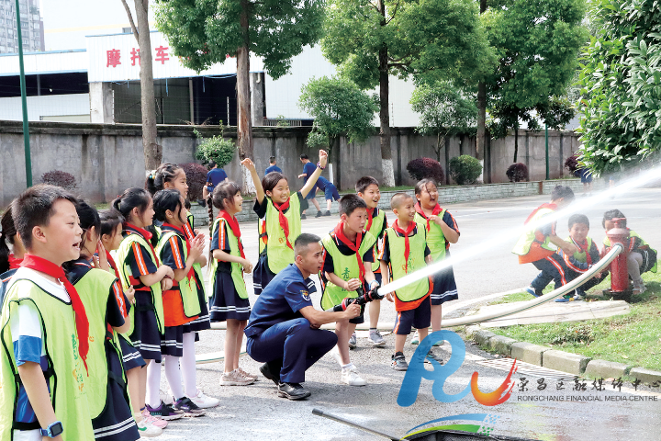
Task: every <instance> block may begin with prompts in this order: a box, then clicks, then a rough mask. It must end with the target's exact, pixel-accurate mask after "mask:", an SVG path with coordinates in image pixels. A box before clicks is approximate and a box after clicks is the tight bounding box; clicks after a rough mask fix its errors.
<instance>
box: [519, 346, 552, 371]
mask: <svg viewBox="0 0 661 441" xmlns="http://www.w3.org/2000/svg"><path fill="white" fill-rule="evenodd" d="M550 350H551V348H547V347H546V346H540V345H534V344H532V343H526V342H523V341H521V342H517V343H513V344H512V350H511V352H510V357H512V358H516V359H517V360H521V361H523V362H524V363H530V364H534V365H536V366H541V365H542V356H543V354H544V352H546V351H550Z"/></svg>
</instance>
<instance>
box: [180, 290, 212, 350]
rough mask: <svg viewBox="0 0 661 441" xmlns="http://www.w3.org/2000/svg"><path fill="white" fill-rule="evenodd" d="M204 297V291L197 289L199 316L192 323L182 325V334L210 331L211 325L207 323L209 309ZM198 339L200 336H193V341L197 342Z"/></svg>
mask: <svg viewBox="0 0 661 441" xmlns="http://www.w3.org/2000/svg"><path fill="white" fill-rule="evenodd" d="M205 297H206V294H205V293H204V290H203V289H198V290H197V300H198V302H200V315H198V316H197V318H196V319H195V320H193V321H192V322H189V323H186V324H185V325H183V330H184V334H188V333H190V332H199V331H204V330H205V329H211V323H210V322H209V308H208V307H207V299H206V298H205ZM199 339H200V336H199V335H197V334H195V341H199Z"/></svg>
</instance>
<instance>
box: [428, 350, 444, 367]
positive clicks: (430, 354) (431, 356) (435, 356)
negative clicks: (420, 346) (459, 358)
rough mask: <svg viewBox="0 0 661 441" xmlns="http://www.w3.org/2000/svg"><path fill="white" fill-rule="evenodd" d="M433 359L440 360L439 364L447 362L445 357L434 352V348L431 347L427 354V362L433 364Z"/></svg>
mask: <svg viewBox="0 0 661 441" xmlns="http://www.w3.org/2000/svg"><path fill="white" fill-rule="evenodd" d="M431 360H435V361H437V362H438V364H440V365H442V364H443V363H445V362H444V361H443V359H442V358H441V357H440V356H439V355H438V354H437V353H435V352H434V350H433V349H430V350H429V352H427V355H425V363H428V364H432V362H431Z"/></svg>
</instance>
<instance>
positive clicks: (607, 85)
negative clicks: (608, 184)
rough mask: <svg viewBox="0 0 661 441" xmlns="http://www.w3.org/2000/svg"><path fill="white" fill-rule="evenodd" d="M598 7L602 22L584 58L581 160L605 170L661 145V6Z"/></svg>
mask: <svg viewBox="0 0 661 441" xmlns="http://www.w3.org/2000/svg"><path fill="white" fill-rule="evenodd" d="M592 6H593V9H592V11H591V17H592V20H593V21H594V22H595V23H598V24H599V26H598V28H597V29H595V35H594V36H593V38H592V39H591V40H590V44H589V47H588V48H587V50H586V52H585V54H584V56H583V59H582V60H581V61H582V63H584V64H582V66H581V67H582V72H581V75H580V85H581V100H580V103H579V110H580V111H581V112H582V114H583V116H582V118H581V127H580V130H579V131H580V132H581V133H582V137H581V141H582V142H583V147H582V150H581V151H582V155H581V157H580V158H579V160H580V161H581V162H582V163H584V164H585V165H586V166H587V167H588V168H590V169H591V170H592V171H593V172H595V173H596V174H604V173H609V172H611V171H619V169H620V166H621V165H626V164H632V163H637V162H639V161H642V160H643V159H649V158H650V156H651V155H652V154H653V153H654V152H658V151H659V149H660V147H659V146H661V8H660V7H659V4H658V2H654V1H639V0H594V1H593V2H592Z"/></svg>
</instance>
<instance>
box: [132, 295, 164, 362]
mask: <svg viewBox="0 0 661 441" xmlns="http://www.w3.org/2000/svg"><path fill="white" fill-rule="evenodd" d="M133 308H134V313H133V316H134V320H133V333H131V335H130V336H129V339H130V340H131V344H133V347H134V348H136V349H137V350H138V351H140V355H142V358H144V359H145V360H154V361H155V362H156V363H160V362H161V334H160V333H159V332H158V321H157V320H156V313H155V312H154V304H153V302H152V300H151V291H142V290H139V291H136V292H135V306H134V307H133Z"/></svg>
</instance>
